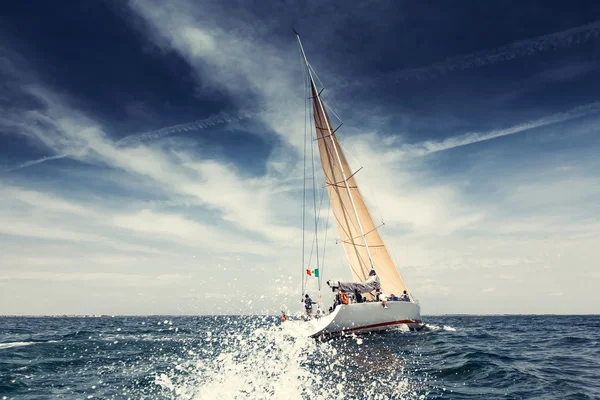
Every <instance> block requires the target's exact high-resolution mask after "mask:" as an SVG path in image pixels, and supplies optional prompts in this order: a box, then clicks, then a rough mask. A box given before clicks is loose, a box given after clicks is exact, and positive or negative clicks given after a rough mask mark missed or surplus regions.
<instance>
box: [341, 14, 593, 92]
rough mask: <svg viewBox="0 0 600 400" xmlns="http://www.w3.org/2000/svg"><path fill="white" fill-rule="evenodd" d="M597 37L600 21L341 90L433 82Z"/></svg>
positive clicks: (389, 75)
mask: <svg viewBox="0 0 600 400" xmlns="http://www.w3.org/2000/svg"><path fill="white" fill-rule="evenodd" d="M598 37H600V21H595V22H592V23H589V24H586V25H581V26H578V27H575V28H571V29H567V30H564V31H560V32H554V33H550V34H547V35H543V36H536V37H533V38H529V39H524V40H519V41H516V42H513V43H509V44H507V45H504V46H500V47H495V48H493V49H487V50H482V51H478V52H475V53H471V54H465V55H462V56H456V57H451V58H448V59H446V60H443V61H440V62H437V63H433V64H430V65H427V66H425V67H420V68H412V69H404V70H400V71H396V72H392V73H389V74H385V75H383V76H378V77H376V78H373V79H368V80H364V81H356V82H343V81H342V82H341V83H339V84H338V87H346V86H358V85H365V84H368V83H369V82H370V83H371V84H375V83H376V82H381V81H384V80H385V81H386V82H388V83H389V82H390V81H395V82H400V81H413V80H426V79H433V78H437V77H438V76H441V75H445V74H447V73H450V72H453V71H462V70H466V69H471V68H478V67H483V66H486V65H492V64H497V63H500V62H504V61H510V60H514V59H516V58H521V57H529V56H533V55H535V54H538V53H542V52H545V51H549V50H557V49H563V48H568V47H571V46H573V45H579V44H583V43H586V42H588V41H590V40H594V39H597V38H598Z"/></svg>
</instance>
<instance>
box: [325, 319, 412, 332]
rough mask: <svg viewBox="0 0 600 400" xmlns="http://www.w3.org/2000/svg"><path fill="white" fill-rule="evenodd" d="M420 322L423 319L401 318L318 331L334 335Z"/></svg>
mask: <svg viewBox="0 0 600 400" xmlns="http://www.w3.org/2000/svg"><path fill="white" fill-rule="evenodd" d="M422 323H423V321H421V320H420V319H403V320H400V321H391V322H382V323H380V324H373V325H364V326H358V327H356V328H349V329H342V330H341V331H336V332H322V333H320V335H323V334H325V335H335V334H338V333H344V332H352V331H358V330H362V329H371V328H379V327H381V326H389V325H401V324H422Z"/></svg>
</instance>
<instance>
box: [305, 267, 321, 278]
mask: <svg viewBox="0 0 600 400" xmlns="http://www.w3.org/2000/svg"><path fill="white" fill-rule="evenodd" d="M306 273H307V274H308V275H309V276H314V277H316V278H318V277H319V268H315V269H307V270H306Z"/></svg>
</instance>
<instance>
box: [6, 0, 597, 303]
mask: <svg viewBox="0 0 600 400" xmlns="http://www.w3.org/2000/svg"><path fill="white" fill-rule="evenodd" d="M292 28H294V29H296V30H297V31H298V32H299V33H300V35H301V38H302V42H303V45H304V48H305V50H306V53H307V56H308V58H309V61H310V63H311V65H312V67H313V69H314V70H315V71H316V73H317V74H318V77H319V79H320V85H321V84H322V85H323V87H325V91H324V95H325V96H326V101H327V105H328V106H329V107H330V109H332V110H334V111H335V113H336V114H337V116H339V118H340V120H341V121H343V126H342V128H340V129H339V130H338V131H337V135H338V137H339V139H340V141H341V142H342V144H343V146H344V148H345V150H346V151H347V152H348V153H349V158H350V159H351V160H353V161H352V162H353V167H355V168H356V169H358V168H359V167H363V169H362V170H361V171H360V172H359V173H358V174H357V175H356V179H357V181H358V184H359V185H360V187H361V190H362V192H363V194H364V195H365V197H366V198H367V201H368V203H369V204H370V205H371V211H372V214H373V216H374V218H375V219H376V220H377V221H384V222H385V226H384V227H382V230H381V234H382V237H383V239H384V241H385V242H386V244H387V246H388V248H389V249H390V251H391V253H392V254H393V256H394V258H395V260H396V262H397V264H398V268H399V271H400V273H401V274H402V276H403V277H404V279H405V281H406V283H407V285H408V287H409V288H410V290H411V292H412V294H413V295H414V297H415V298H417V299H418V300H419V303H420V305H421V312H422V314H424V315H435V314H457V313H467V314H513V313H554V314H565V313H566V314H580V313H582V314H585V313H600V292H599V291H598V290H597V289H598V287H600V262H599V261H598V260H599V259H600V246H599V245H598V244H599V243H600V217H599V215H600V158H599V157H598V154H599V152H600V94H599V93H600V91H599V89H600V3H598V2H596V1H571V2H568V3H567V2H558V1H529V2H525V3H523V2H520V1H489V2H480V1H466V0H465V1H460V2H452V3H451V2H444V1H423V2H409V1H392V0H390V1H385V0H382V1H377V2H362V3H360V4H358V3H357V4H350V3H348V2H346V1H339V0H334V1H329V2H322V1H314V0H309V1H306V2H301V1H289V0H282V1H273V2H263V1H252V0H251V1H235V0H232V1H192V0H173V1H169V2H164V1H158V0H157V1H153V0H147V1H146V0H132V1H116V0H114V1H113V0H105V1H96V2H77V1H63V2H45V1H32V0H23V1H12V2H2V5H0V249H1V251H0V315H2V314H11V315H14V314H17V315H24V314H27V315H30V314H31V315H49V314H50V315H54V314H115V315H116V314H191V315H197V314H262V313H269V314H275V313H279V312H280V310H282V309H286V310H292V311H295V310H300V309H301V304H300V302H299V300H300V295H301V293H300V292H301V279H302V278H303V276H304V275H303V270H304V269H305V268H314V264H311V263H309V261H308V260H309V257H308V254H309V252H308V251H306V252H305V260H304V264H303V263H302V255H303V252H302V240H303V236H304V237H305V240H306V241H307V243H310V242H311V241H312V240H313V233H314V232H312V231H311V230H310V229H307V232H306V233H305V234H303V217H302V215H303V187H304V184H305V182H307V184H308V186H309V187H310V186H311V185H312V182H313V180H312V177H311V176H309V177H308V178H305V176H304V169H303V160H304V148H305V141H304V136H305V106H304V105H305V92H304V71H303V68H302V64H301V61H300V56H299V52H298V46H297V43H296V38H295V35H294V33H293V31H292ZM309 163H310V161H309ZM317 168H319V166H318V165H317ZM317 173H318V174H319V175H317V176H316V178H317V183H316V185H317V187H318V188H317V193H320V185H321V184H322V179H323V178H322V176H321V175H322V174H321V172H320V171H319V170H318V169H317ZM309 175H310V168H309ZM309 196H312V192H309ZM306 213H307V214H306V217H305V218H306V224H307V225H309V226H310V224H314V219H313V218H314V215H315V214H316V215H317V216H318V224H319V227H320V232H319V236H320V238H321V240H322V242H323V243H321V245H322V246H323V247H322V248H321V250H322V251H321V255H322V254H323V249H325V250H326V253H325V258H324V262H323V265H322V275H323V276H324V277H325V279H335V280H346V279H350V278H351V273H350V269H349V268H348V266H347V264H346V262H345V258H344V256H343V253H342V249H340V247H341V245H339V244H336V235H337V231H336V229H335V227H333V226H332V225H331V224H327V220H328V219H327V212H326V208H322V209H320V210H318V211H317V212H315V211H314V210H311V209H310V208H309V209H308V210H307V211H306ZM330 222H331V221H330ZM325 232H326V233H325ZM323 239H325V240H323ZM311 260H312V259H311ZM311 262H312V261H311ZM307 284H308V289H309V293H311V295H312V296H313V298H316V297H318V292H317V290H318V289H317V280H316V279H315V278H309V279H308V280H307ZM322 296H323V298H324V299H326V300H327V301H329V299H330V296H331V294H330V293H329V292H328V291H327V290H323V292H322Z"/></svg>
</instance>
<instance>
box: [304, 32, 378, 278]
mask: <svg viewBox="0 0 600 400" xmlns="http://www.w3.org/2000/svg"><path fill="white" fill-rule="evenodd" d="M294 33H295V34H296V39H298V45H299V46H300V51H301V52H302V56H303V57H304V62H305V64H306V69H307V70H308V76H309V79H310V83H311V86H312V91H313V95H315V96H316V97H317V101H318V103H319V107H320V109H321V112H322V113H323V115H326V113H325V108H324V107H323V102H322V101H321V95H320V93H319V92H318V91H317V86H316V85H315V81H314V79H313V76H312V71H311V70H310V64H309V63H308V59H307V58H306V53H304V47H302V41H301V40H300V35H299V34H298V32H296V31H295V30H294ZM325 124H326V125H327V131H328V132H329V139H330V140H331V143H332V145H333V149H334V151H335V156H336V158H337V161H338V166H339V168H340V170H341V171H342V178H343V181H344V186H345V187H346V191H347V193H348V197H349V198H350V202H351V203H352V209H353V210H354V215H355V217H356V221H357V222H358V227H359V229H360V235H361V237H362V239H363V243H364V245H365V248H366V250H367V256H368V258H369V263H370V264H371V269H373V270H374V269H375V264H374V263H373V258H372V257H371V251H370V249H369V243H368V242H367V238H366V237H365V232H364V229H363V226H362V223H361V222H360V217H359V215H358V211H357V210H356V204H355V203H354V198H353V197H352V192H351V191H350V186H349V185H348V178H347V177H346V172H345V171H344V167H343V165H342V160H341V158H340V153H339V151H338V148H337V144H336V143H335V140H334V136H333V131H332V130H331V126H330V125H329V120H328V119H327V118H325Z"/></svg>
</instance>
